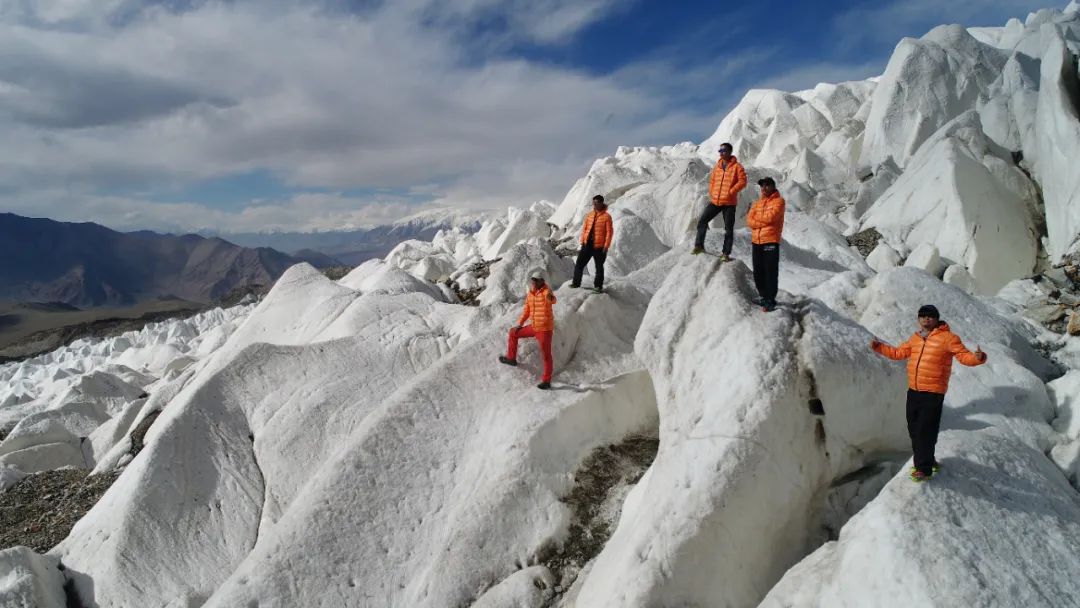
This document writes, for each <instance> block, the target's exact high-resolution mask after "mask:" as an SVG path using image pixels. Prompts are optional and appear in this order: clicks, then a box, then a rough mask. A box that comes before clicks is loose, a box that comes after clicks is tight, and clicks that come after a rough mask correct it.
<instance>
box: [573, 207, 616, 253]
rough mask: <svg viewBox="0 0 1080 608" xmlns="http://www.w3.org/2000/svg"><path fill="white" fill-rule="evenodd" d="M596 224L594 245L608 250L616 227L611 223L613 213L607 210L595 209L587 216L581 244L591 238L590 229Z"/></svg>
mask: <svg viewBox="0 0 1080 608" xmlns="http://www.w3.org/2000/svg"><path fill="white" fill-rule="evenodd" d="M593 224H595V225H596V232H594V233H593V247H595V248H596V249H603V250H604V251H607V250H608V248H609V247H611V239H612V238H613V237H614V236H615V228H614V226H612V223H611V214H610V213H608V212H607V211H597V210H595V209H593V210H592V211H590V212H589V214H588V215H586V216H585V223H584V224H582V226H581V244H582V245H584V244H585V241H587V240H589V231H590V230H592V229H593Z"/></svg>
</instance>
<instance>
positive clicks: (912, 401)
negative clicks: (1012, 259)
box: [870, 305, 986, 482]
mask: <svg viewBox="0 0 1080 608" xmlns="http://www.w3.org/2000/svg"><path fill="white" fill-rule="evenodd" d="M870 348H872V349H874V352H876V353H879V354H882V355H884V356H886V357H888V358H890V359H893V360H896V361H899V360H901V359H907V361H908V363H907V374H908V392H907V425H908V435H909V436H910V437H911V451H912V452H913V464H914V466H913V467H912V471H911V480H912V481H918V482H921V481H927V480H928V479H930V477H931V476H933V474H934V472H935V471H937V469H938V463H937V460H935V459H934V446H936V445H937V436H938V430H939V428H940V427H941V409H942V406H943V404H944V403H945V391H946V390H948V388H949V374H951V373H952V360H953V357H956V360H957V361H959V362H960V363H963V364H964V365H967V366H971V367H974V366H976V365H982V364H983V363H986V353H984V352H982V349H981V348H979V347H976V348H975V352H971V351H969V350H968V349H967V348H965V347H964V344H963V342H961V341H960V338H959V337H958V336H957V335H956V334H954V333H952V332H951V331H950V330H949V325H948V324H947V323H945V322H944V321H942V320H941V315H940V314H938V309H937V308H935V307H934V306H930V305H927V306H923V307H922V308H920V309H919V331H917V332H915V333H914V334H912V336H911V338H909V339H908V341H907V342H904V343H903V344H901V345H900V346H897V347H894V346H889V345H888V344H885V343H884V342H882V341H880V340H878V339H877V338H874V339H873V340H871V341H870Z"/></svg>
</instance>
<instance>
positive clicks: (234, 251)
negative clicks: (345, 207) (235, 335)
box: [0, 213, 338, 307]
mask: <svg viewBox="0 0 1080 608" xmlns="http://www.w3.org/2000/svg"><path fill="white" fill-rule="evenodd" d="M299 261H309V262H313V263H315V264H316V265H319V266H326V265H332V264H335V263H338V262H337V261H336V260H333V259H332V258H329V257H328V256H325V255H321V254H318V253H316V252H306V255H300V256H295V257H294V256H289V255H286V254H284V253H282V252H280V251H276V250H274V249H270V248H266V247H260V248H254V249H253V248H247V247H241V246H238V245H235V244H233V243H230V242H228V241H226V240H223V239H220V238H205V237H202V236H199V235H195V234H186V235H183V236H174V235H164V234H157V233H155V232H149V231H139V232H129V233H124V232H117V231H115V230H110V229H109V228H106V227H104V226H101V225H98V224H93V223H67V222H57V221H54V220H49V219H38V218H28V217H22V216H18V215H14V214H11V213H0V299H9V300H16V301H39V302H62V303H64V304H69V305H73V306H79V307H96V306H126V305H130V304H135V303H138V302H142V301H146V300H150V299H155V298H181V299H184V300H189V301H193V302H209V301H213V300H215V299H217V298H219V297H221V296H223V295H225V294H227V293H229V292H230V291H232V290H234V289H237V288H242V287H246V286H250V285H268V284H270V283H272V282H273V281H275V280H276V279H277V278H278V277H279V276H280V275H281V273H282V272H284V271H285V269H286V268H288V267H289V266H292V265H293V264H296V263H297V262H299Z"/></svg>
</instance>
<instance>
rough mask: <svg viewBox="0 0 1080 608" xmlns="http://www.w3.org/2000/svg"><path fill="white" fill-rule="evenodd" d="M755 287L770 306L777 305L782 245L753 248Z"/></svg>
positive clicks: (772, 244) (775, 244)
mask: <svg viewBox="0 0 1080 608" xmlns="http://www.w3.org/2000/svg"><path fill="white" fill-rule="evenodd" d="M752 261H753V265H754V285H755V286H756V287H757V291H758V295H760V296H761V299H762V300H763V301H765V302H766V303H769V304H776V290H777V281H778V279H777V275H778V274H780V244H779V243H766V244H764V245H754V246H753V260H752Z"/></svg>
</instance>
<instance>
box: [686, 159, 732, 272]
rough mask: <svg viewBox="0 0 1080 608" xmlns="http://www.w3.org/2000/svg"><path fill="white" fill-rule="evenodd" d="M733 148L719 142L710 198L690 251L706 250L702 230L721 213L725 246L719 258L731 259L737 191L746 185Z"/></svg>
mask: <svg viewBox="0 0 1080 608" xmlns="http://www.w3.org/2000/svg"><path fill="white" fill-rule="evenodd" d="M733 149H734V148H733V147H732V146H731V144H729V143H722V144H720V159H719V160H717V161H716V166H715V167H713V170H712V173H711V174H710V175H709V199H710V203H709V204H708V205H705V210H704V211H702V212H701V218H699V219H698V223H697V239H696V240H695V241H694V250H693V251H691V253H693V254H695V255H696V254H699V253H704V252H705V233H706V232H708V231H709V222H711V221H713V219H714V218H715V217H716V216H718V215H720V214H721V213H723V214H724V248H723V250H722V252H721V255H720V259H721V260H723V261H725V262H726V261H728V260H730V259H731V244H732V241H733V240H734V235H735V232H734V231H735V205H736V203H738V202H739V192H740V191H741V190H742V189H743V188H745V187H746V171H744V170H743V167H742V165H741V164H739V160H738V159H737V158H735V156H733V155H732V153H731V152H732V150H733Z"/></svg>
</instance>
